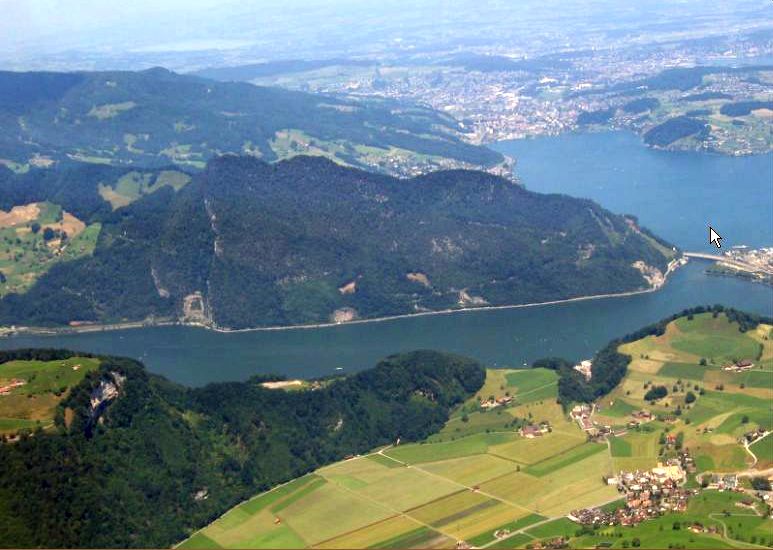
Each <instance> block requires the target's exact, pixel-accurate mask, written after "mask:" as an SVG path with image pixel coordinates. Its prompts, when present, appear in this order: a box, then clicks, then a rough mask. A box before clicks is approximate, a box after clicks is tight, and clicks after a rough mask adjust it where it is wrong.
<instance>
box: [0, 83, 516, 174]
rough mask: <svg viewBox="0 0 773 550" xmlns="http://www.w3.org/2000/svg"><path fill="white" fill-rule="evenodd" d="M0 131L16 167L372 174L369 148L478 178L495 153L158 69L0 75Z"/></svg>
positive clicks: (434, 119)
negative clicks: (278, 168)
mask: <svg viewBox="0 0 773 550" xmlns="http://www.w3.org/2000/svg"><path fill="white" fill-rule="evenodd" d="M0 128H1V129H2V130H3V131H2V132H0V160H4V161H12V162H14V163H17V164H19V165H26V164H27V163H32V165H35V164H36V163H37V164H40V162H41V158H42V159H46V161H47V160H53V161H59V162H69V161H71V160H72V159H75V160H81V161H86V162H92V163H102V164H104V163H106V164H114V165H126V164H132V165H137V166H146V167H147V166H160V165H164V164H168V163H170V162H175V163H178V164H180V165H183V166H190V167H201V166H203V164H204V163H205V162H206V161H207V160H208V159H209V158H211V157H213V156H215V155H218V154H221V153H224V152H231V153H242V152H247V153H250V154H253V155H255V156H259V157H261V158H263V159H265V160H268V161H272V160H276V159H277V158H284V157H286V156H292V155H293V154H295V153H296V151H295V149H297V148H300V150H301V152H302V151H303V150H305V151H307V152H310V151H313V150H319V152H320V154H323V153H324V154H328V155H331V156H334V157H335V158H336V160H337V161H338V162H341V163H345V164H351V165H355V166H361V167H365V166H368V167H371V168H376V164H374V163H373V162H370V161H368V160H366V157H368V156H369V154H370V153H372V151H370V150H369V149H367V148H379V149H381V150H383V151H384V152H388V151H389V150H390V149H391V148H398V149H401V150H405V151H409V152H410V153H411V154H412V155H414V157H415V160H417V161H418V160H419V159H421V158H422V156H433V157H438V158H442V159H448V160H450V161H453V162H457V163H466V164H467V165H470V166H477V167H488V166H492V165H495V164H497V163H499V162H501V161H502V156H501V155H500V154H499V153H496V152H494V151H492V150H490V149H488V148H485V147H482V146H476V145H470V144H468V143H465V142H464V141H463V140H462V139H461V138H462V135H461V133H462V127H461V126H460V125H459V123H458V122H457V121H455V120H454V119H453V118H452V117H450V116H447V115H445V114H443V113H439V112H437V111H434V110H432V109H429V108H423V107H417V106H410V105H401V104H397V103H395V102H392V101H388V100H378V99H367V100H366V99H357V100H355V99H347V98H340V97H335V98H334V97H328V96H321V95H311V94H305V93H301V92H293V91H289V90H282V89H279V88H267V87H259V86H253V85H252V84H247V83H239V82H216V81H213V80H207V79H204V78H199V77H195V76H190V75H179V74H175V73H172V72H169V71H167V70H165V69H160V68H156V69H149V70H146V71H140V72H128V71H110V72H76V73H46V72H30V73H16V72H8V71H0ZM310 140H313V141H314V144H313V146H311V145H310V144H309V142H310ZM363 148H365V149H363ZM384 154H386V153H384ZM436 160H437V159H436ZM384 166H386V165H384Z"/></svg>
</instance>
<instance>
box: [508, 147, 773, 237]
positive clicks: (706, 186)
mask: <svg viewBox="0 0 773 550" xmlns="http://www.w3.org/2000/svg"><path fill="white" fill-rule="evenodd" d="M494 148H495V149H497V150H498V151H501V152H502V153H505V154H508V155H510V156H513V157H515V158H516V159H517V164H516V172H517V174H518V176H519V178H520V179H521V180H522V182H523V184H524V185H525V186H526V187H527V188H528V189H531V190H533V191H539V192H541V193H565V194H567V195H572V196H575V197H585V198H590V199H593V200H595V201H596V202H598V203H599V204H601V205H602V206H604V207H605V208H608V209H609V210H611V211H613V212H615V213H619V214H634V215H635V216H637V217H638V218H639V221H640V222H641V224H642V225H644V226H645V227H647V228H649V229H651V230H652V231H654V232H655V233H656V234H657V235H659V236H660V237H663V238H664V239H666V240H668V241H670V242H671V243H673V244H675V245H677V246H679V247H680V248H682V249H684V250H689V251H696V252H697V251H711V250H713V251H714V252H716V248H714V247H713V246H712V245H710V244H709V242H708V234H709V232H708V226H709V225H711V226H712V227H713V228H714V229H716V230H717V232H718V233H719V234H720V235H721V236H722V237H723V241H722V244H723V246H727V247H729V246H734V245H740V244H745V245H748V246H751V247H754V248H758V247H762V246H773V153H768V154H766V155H755V156H750V157H730V156H725V155H717V154H709V153H687V152H672V151H657V150H654V149H649V148H648V147H645V146H644V145H643V144H642V142H641V139H640V138H639V137H638V136H637V135H635V134H633V133H630V132H603V133H595V134H565V135H562V136H558V137H548V138H535V139H526V140H518V141H507V142H501V143H498V144H497V145H496V146H495V147H494Z"/></svg>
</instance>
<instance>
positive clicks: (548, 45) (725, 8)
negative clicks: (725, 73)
mask: <svg viewBox="0 0 773 550" xmlns="http://www.w3.org/2000/svg"><path fill="white" fill-rule="evenodd" d="M558 7H560V8H561V9H558ZM768 7H769V3H768V2H764V1H762V0H737V1H734V2H727V3H721V4H706V3H705V2H699V1H697V0H687V1H684V2H680V3H678V4H674V3H668V2H662V1H658V2H654V3H653V2H648V1H647V2H645V1H637V2H626V3H625V4H620V3H618V2H610V1H607V0H605V1H603V2H579V3H575V4H573V5H571V6H565V5H564V4H563V3H562V2H557V1H547V2H533V1H528V2H524V3H519V5H518V6H517V7H514V6H512V5H510V4H508V3H507V2H501V1H498V0H494V1H487V2H475V3H473V2H470V1H469V0H464V1H462V2H447V1H434V0H423V1H419V2H407V1H404V0H392V1H389V2H382V3H379V5H378V6H373V5H370V4H368V3H365V2H358V1H354V0H343V1H338V2H334V3H331V2H324V1H321V0H290V1H289V2H278V1H275V0H269V1H260V2H248V3H240V2H234V1H230V0H229V1H226V2H216V1H215V0H193V1H183V0H171V1H169V2H163V3H162V4H158V3H155V2H150V1H149V0H138V1H136V2H132V3H131V4H117V5H112V4H111V5H107V4H104V3H100V2H97V1H96V0H86V1H83V2H77V3H70V2H65V1H63V0H36V1H32V2H16V1H13V0H0V11H2V12H3V14H4V17H3V18H2V20H0V68H3V69H12V70H29V69H57V70H58V69H67V68H72V69H97V68H125V69H141V68H146V67H148V66H152V65H156V64H163V65H164V66H167V67H169V68H172V69H180V68H190V67H193V68H198V67H201V66H205V65H207V64H209V63H213V59H214V60H215V62H216V63H217V64H239V63H244V62H257V61H266V60H275V59H288V58H294V57H299V58H326V57H330V56H363V55H373V54H381V55H383V54H400V53H403V54H404V53H406V52H410V53H419V52H421V51H423V50H426V49H434V48H444V49H453V48H461V49H469V48H475V47H479V46H483V45H490V44H494V43H497V48H498V49H500V50H502V52H503V53H505V54H510V55H523V56H526V55H534V54H537V53H540V52H541V51H550V50H551V49H562V48H564V49H571V48H578V47H592V48H596V47H604V44H605V41H606V38H605V37H608V35H609V33H613V34H614V33H618V34H619V33H621V32H623V33H624V32H630V33H631V38H632V40H633V41H634V42H635V41H637V40H657V38H658V33H659V32H661V31H668V32H669V33H670V32H671V31H673V29H674V28H675V27H679V28H680V30H679V35H680V36H682V37H684V38H689V37H690V36H691V33H692V32H694V31H697V29H698V28H699V27H700V28H701V30H700V34H701V35H702V36H705V34H706V32H707V26H708V28H709V29H713V30H712V31H711V32H713V33H716V34H723V33H725V34H726V33H728V32H733V30H734V27H733V23H738V24H739V26H738V27H735V29H736V30H753V29H755V28H763V29H770V24H769V23H767V22H766V20H765V18H764V15H765V13H766V11H765V10H766V9H767V8H768ZM645 13H646V15H645ZM462 15H463V16H462ZM645 18H648V19H650V20H651V23H649V24H648V25H649V27H650V31H649V32H648V33H647V36H643V35H640V30H637V28H638V27H641V22H642V20H643V19H645ZM720 21H722V22H723V24H722V25H718V24H717V25H715V23H718V22H720ZM688 23H689V24H688ZM682 28H683V30H682ZM626 29H628V30H626ZM170 30H173V32H170ZM205 53H206V54H207V55H206V56H205V57H204V58H202V55H203V54H205Z"/></svg>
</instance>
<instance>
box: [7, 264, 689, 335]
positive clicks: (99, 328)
mask: <svg viewBox="0 0 773 550" xmlns="http://www.w3.org/2000/svg"><path fill="white" fill-rule="evenodd" d="M686 263H687V259H686V258H684V259H683V260H681V259H675V260H672V261H671V262H670V263H669V264H668V268H667V269H666V272H665V274H664V275H663V283H662V284H660V285H657V286H651V287H649V288H644V289H640V290H629V291H625V292H612V293H606V294H591V295H587V296H576V297H574V298H563V299H561V300H548V301H545V302H530V303H526V304H510V305H502V306H480V307H462V308H453V309H441V310H437V311H419V312H416V313H401V314H399V315H387V316H384V317H373V318H368V319H354V320H352V321H347V322H343V323H335V322H328V323H314V324H309V325H278V326H270V327H250V328H237V329H231V328H223V327H218V326H212V325H207V324H203V323H185V322H181V321H168V320H163V321H154V322H149V321H128V322H126V323H106V324H94V325H84V326H79V327H50V328H46V327H16V328H15V329H13V330H9V331H8V332H7V333H5V334H2V335H0V337H2V338H14V337H17V336H63V335H64V336H66V335H68V334H86V333H89V332H112V331H120V330H130V329H138V328H153V327H168V326H181V327H191V328H201V329H205V330H211V331H213V332H219V333H222V334H238V333H244V332H272V331H284V330H311V329H325V328H334V327H343V326H349V325H362V324H366V323H382V322H386V321H395V320H398V319H408V318H410V317H428V316H432V315H451V314H454V313H469V312H474V311H495V310H504V309H522V308H532V307H540V306H552V305H559V304H568V303H572V302H585V301H589V300H603V299H606V298H625V297H628V296H638V295H641V294H648V293H650V292H657V291H658V290H660V289H661V288H663V287H664V286H665V285H666V284H667V283H668V277H669V275H670V274H671V273H673V272H674V271H676V270H677V269H678V268H679V267H681V266H683V265H685V264H686Z"/></svg>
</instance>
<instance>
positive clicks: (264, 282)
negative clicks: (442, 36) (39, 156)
mask: <svg viewBox="0 0 773 550" xmlns="http://www.w3.org/2000/svg"><path fill="white" fill-rule="evenodd" d="M0 180H3V181H0V206H2V208H3V209H6V210H7V209H9V208H10V207H11V206H14V205H26V204H32V203H40V202H42V201H48V202H50V203H53V204H57V205H59V206H61V207H62V208H63V209H64V211H66V212H68V213H71V214H72V215H73V216H75V217H76V218H77V219H78V220H82V222H83V223H84V224H85V225H87V226H88V227H99V228H101V229H100V230H99V231H100V232H99V235H98V238H97V239H96V245H95V247H94V248H93V252H91V253H90V254H87V255H85V256H83V255H82V256H80V257H78V258H77V259H72V260H70V261H62V262H60V263H56V264H55V265H52V266H50V268H49V269H48V270H47V271H46V272H44V273H39V274H37V275H38V276H39V278H38V279H37V281H36V282H35V284H34V285H32V286H31V288H30V289H29V290H28V291H26V292H24V293H18V294H14V293H10V294H7V295H5V296H4V298H3V299H2V300H1V301H0V322H2V323H3V324H8V325H10V324H14V325H23V324H27V325H63V324H67V323H70V322H118V321H135V320H142V319H145V318H148V317H154V318H156V319H159V318H164V319H178V318H183V319H187V320H188V321H195V322H200V323H203V324H207V325H211V326H216V327H227V328H244V327H258V326H275V325H293V324H312V323H327V322H343V321H349V320H352V319H356V318H372V317H379V316H387V315H396V314H409V313H417V312H424V311H434V310H442V309H447V308H459V307H476V306H483V305H507V304H519V303H527V302H540V301H548V300H557V299H564V298H571V297H577V296H583V295H591V294H602V293H610V292H623V291H630V290H637V289H642V288H647V287H648V286H649V285H650V283H651V282H653V281H654V280H656V279H657V277H658V276H659V274H658V272H660V273H661V274H662V272H663V271H664V270H665V268H666V264H667V263H668V261H669V259H670V257H671V255H672V251H671V249H670V247H669V246H668V245H667V244H666V243H662V242H660V241H658V239H657V238H655V237H654V236H652V235H651V234H649V233H648V232H647V231H646V230H645V229H643V228H640V227H638V225H637V223H636V220H635V219H633V218H630V217H624V216H619V215H614V214H612V213H610V212H608V211H606V210H604V209H603V208H601V207H600V206H598V205H597V204H595V203H593V202H591V201H589V200H582V199H575V198H571V197H568V196H563V195H543V194H538V193H534V192H530V191H528V190H525V189H524V188H523V187H521V186H519V185H517V184H514V183H512V182H511V181H509V180H507V179H504V178H500V177H497V176H493V175H491V174H487V173H484V172H478V171H461V170H457V171H442V172H435V173H432V174H429V175H426V176H422V177H418V178H414V179H412V180H407V181H406V180H398V179H395V178H392V177H388V176H383V175H378V174H373V173H369V172H365V171H361V170H357V169H352V168H346V167H342V166H339V165H336V164H335V163H333V162H331V161H329V160H327V159H322V158H315V157H305V156H301V157H296V158H293V159H291V160H287V161H283V162H279V163H276V164H268V163H265V162H263V161H261V160H258V159H255V158H251V157H245V156H241V157H239V156H233V155H231V156H223V157H219V158H216V159H213V160H211V161H210V162H209V164H208V166H207V168H206V170H204V171H202V172H200V173H197V174H185V173H183V172H180V171H176V170H170V169H166V170H139V169H136V170H135V169H130V168H116V167H108V166H85V167H83V166H81V167H78V168H73V169H70V170H39V169H33V170H32V171H31V172H30V173H28V174H13V173H11V172H10V171H9V170H2V169H0ZM96 224H99V225H96ZM65 242H66V241H65Z"/></svg>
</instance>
